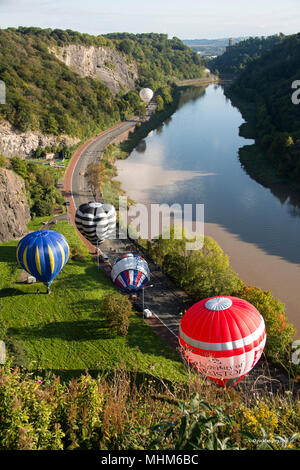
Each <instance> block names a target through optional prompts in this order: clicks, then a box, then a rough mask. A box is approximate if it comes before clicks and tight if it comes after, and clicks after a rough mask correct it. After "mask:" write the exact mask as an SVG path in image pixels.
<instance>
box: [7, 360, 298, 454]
mask: <svg viewBox="0 0 300 470" xmlns="http://www.w3.org/2000/svg"><path fill="white" fill-rule="evenodd" d="M111 375H112V376H111V378H110V379H106V378H104V377H98V378H97V379H93V378H92V377H91V376H89V375H83V376H81V377H79V378H78V379H72V380H71V381H69V382H67V383H61V382H60V379H59V378H57V377H54V376H48V377H45V378H43V377H36V376H34V375H33V374H32V373H31V372H26V373H25V372H24V371H23V372H22V371H20V369H18V368H15V369H11V368H10V366H9V364H7V365H5V366H2V367H0V448H1V449H2V450H63V449H64V450H71V449H80V450H99V449H107V450H131V449H133V450H143V449H144V450H148V449H149V448H150V443H151V442H152V445H151V447H152V448H155V449H162V450H163V449H168V450H170V449H176V450H198V449H199V450H200V449H233V448H234V449H251V450H252V449H261V448H268V449H272V448H275V449H281V448H283V449H286V448H287V449H297V448H299V436H298V435H297V432H298V430H299V419H300V408H299V402H297V401H296V400H295V401H293V400H292V399H291V397H290V395H289V396H287V395H284V396H270V395H266V396H265V397H253V395H252V394H251V395H250V396H249V398H248V400H246V399H245V400H244V403H242V398H246V397H245V396H244V397H242V396H241V394H237V392H235V391H234V390H226V391H225V390H223V389H219V388H217V387H215V386H213V389H211V387H209V389H208V386H207V383H203V382H201V380H200V379H199V378H196V379H195V380H194V381H193V382H191V383H190V384H189V387H188V388H186V387H183V386H179V385H178V384H173V385H174V387H173V388H172V392H171V391H170V390H169V386H168V385H166V384H165V383H163V386H162V384H161V383H160V384H155V383H154V382H152V381H151V380H149V381H148V383H147V382H144V383H143V385H142V386H137V383H136V381H135V379H134V377H133V376H130V375H129V374H128V373H126V371H123V370H119V369H117V370H115V371H112V374H111ZM162 389H163V390H164V393H163V394H162V393H161V390H162ZM195 389H197V390H198V394H194V390H195Z"/></svg>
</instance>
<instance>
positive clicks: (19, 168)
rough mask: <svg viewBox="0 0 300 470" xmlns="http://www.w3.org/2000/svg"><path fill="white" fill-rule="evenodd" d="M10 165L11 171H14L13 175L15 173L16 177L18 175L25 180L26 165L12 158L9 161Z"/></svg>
mask: <svg viewBox="0 0 300 470" xmlns="http://www.w3.org/2000/svg"><path fill="white" fill-rule="evenodd" d="M10 163H11V166H12V169H13V170H14V172H15V173H17V174H18V175H20V176H21V177H22V178H24V179H25V178H27V175H28V173H27V165H26V163H25V162H24V160H22V159H21V158H19V157H14V158H12V159H11V161H10Z"/></svg>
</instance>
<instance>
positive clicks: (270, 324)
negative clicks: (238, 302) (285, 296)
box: [238, 287, 295, 361]
mask: <svg viewBox="0 0 300 470" xmlns="http://www.w3.org/2000/svg"><path fill="white" fill-rule="evenodd" d="M238 296H239V297H241V298H242V299H245V300H247V301H248V302H250V303H251V304H252V305H254V307H256V308H257V310H258V311H259V312H260V313H261V315H262V316H263V318H264V321H265V324H266V330H267V343H266V354H267V355H268V357H270V358H271V359H273V360H281V361H282V360H285V359H286V357H287V354H288V353H289V350H290V346H291V343H292V341H293V336H294V334H295V329H294V328H293V326H292V325H291V324H290V323H289V322H288V320H287V316H286V314H285V310H284V304H283V303H282V302H280V301H279V300H277V299H274V297H273V296H272V293H271V291H269V290H267V291H262V290H261V289H259V288H258V287H244V288H243V289H242V290H241V291H240V292H239V293H238Z"/></svg>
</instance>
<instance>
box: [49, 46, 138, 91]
mask: <svg viewBox="0 0 300 470" xmlns="http://www.w3.org/2000/svg"><path fill="white" fill-rule="evenodd" d="M50 51H51V52H52V53H53V54H54V55H55V56H56V57H57V58H58V59H59V60H61V61H62V62H64V63H65V64H66V65H67V66H69V67H71V68H72V69H73V70H75V71H76V72H77V73H78V74H79V75H81V76H82V77H92V78H96V77H97V78H99V79H100V80H101V81H102V82H103V83H105V85H107V86H108V88H109V89H110V90H111V92H112V93H113V94H117V93H118V92H119V91H120V87H121V86H122V87H123V88H124V89H125V91H126V92H127V91H129V90H134V88H135V80H136V79H137V78H138V74H137V67H136V64H135V63H129V64H128V63H127V61H126V57H125V55H123V54H121V53H120V52H118V51H116V50H115V49H111V48H110V47H94V46H90V47H88V46H82V45H79V44H78V45H77V44H69V45H68V46H63V47H59V48H51V49H50Z"/></svg>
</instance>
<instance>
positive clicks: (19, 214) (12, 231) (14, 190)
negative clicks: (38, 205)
mask: <svg viewBox="0 0 300 470" xmlns="http://www.w3.org/2000/svg"><path fill="white" fill-rule="evenodd" d="M0 214H1V216H0V242H7V241H9V240H12V239H14V238H19V237H21V236H22V235H24V234H25V233H26V232H27V226H26V225H27V223H28V222H29V220H30V211H29V206H28V203H27V199H26V194H25V184H24V180H23V179H22V178H21V177H20V176H18V175H16V174H15V173H14V172H12V171H10V170H6V169H4V168H0Z"/></svg>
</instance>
